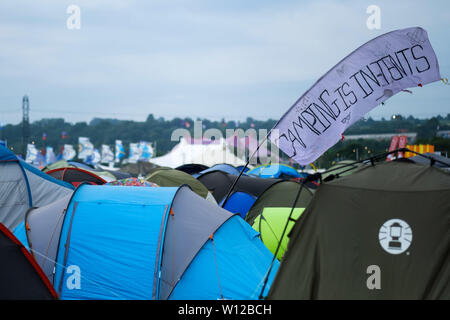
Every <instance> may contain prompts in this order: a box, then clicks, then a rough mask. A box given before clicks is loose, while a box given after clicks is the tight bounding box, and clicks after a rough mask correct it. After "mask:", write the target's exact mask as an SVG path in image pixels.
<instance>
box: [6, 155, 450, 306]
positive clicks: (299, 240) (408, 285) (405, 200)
mask: <svg viewBox="0 0 450 320" xmlns="http://www.w3.org/2000/svg"><path fill="white" fill-rule="evenodd" d="M0 148H1V147H0ZM411 159H412V160H411ZM445 161H446V160H445V159H440V160H439V159H438V160H436V159H434V158H433V157H431V156H422V155H420V156H418V158H417V159H416V161H415V160H414V159H413V158H410V159H409V160H405V159H403V160H402V161H392V162H379V161H377V159H374V158H372V159H371V161H370V160H369V161H366V162H362V161H361V162H357V163H355V162H351V163H340V164H338V165H336V166H334V167H333V168H330V169H329V170H327V172H325V173H322V174H319V173H318V174H315V175H310V174H307V173H305V172H299V171H297V170H295V169H294V168H292V167H289V166H287V165H281V164H273V165H266V166H260V167H257V168H254V169H252V170H244V168H243V167H240V168H237V167H234V166H232V165H228V164H222V165H215V166H212V167H206V166H204V165H196V164H190V165H183V166H181V167H178V168H176V169H172V168H168V167H158V166H151V167H148V166H147V167H144V166H141V167H139V164H135V167H134V168H121V169H120V170H114V171H113V170H111V171H105V170H104V169H95V168H92V167H82V166H83V164H81V165H78V164H76V163H72V164H65V163H59V164H55V165H54V166H53V167H48V168H44V169H43V171H39V170H38V169H36V168H34V167H32V166H30V165H28V164H26V163H24V162H23V161H21V160H20V159H18V158H17V157H15V155H14V154H12V153H11V152H10V151H9V150H8V149H6V148H2V149H0V177H1V180H2V181H0V188H1V190H0V196H1V199H0V203H1V206H0V222H1V223H2V224H3V225H4V226H5V227H4V230H8V232H9V234H8V237H9V238H8V239H11V238H14V237H16V238H17V239H16V240H11V241H12V242H13V243H14V244H15V246H17V247H20V244H22V245H23V248H25V250H23V249H22V252H23V253H24V254H29V255H30V256H31V257H32V259H31V260H32V261H34V262H35V263H34V264H32V267H33V268H34V269H35V270H36V271H34V272H35V274H36V275H37V278H38V282H39V279H41V280H40V281H41V282H42V283H43V286H42V288H44V289H42V290H43V291H45V293H46V294H42V295H40V296H34V297H35V298H43V297H50V298H51V297H58V298H60V299H258V298H264V297H266V298H268V299H330V298H331V299H366V298H367V299H374V298H375V299H392V298H394V299H395V298H411V299H423V298H430V299H439V298H446V299H448V298H450V289H449V285H448V284H449V280H450V264H449V255H448V252H449V249H450V235H449V233H448V230H449V226H450V201H449V199H450V197H449V196H450V180H449V171H447V170H446V169H445V167H446V166H447V168H448V165H446V164H445V163H446V162H445ZM136 166H137V167H136ZM130 169H131V170H130ZM132 170H134V171H133V173H131V172H130V171H132ZM244 171H245V172H244ZM241 173H242V176H240V177H239V179H238V180H236V179H237V177H238V176H239V175H240V174H241ZM136 186H139V188H136ZM230 190H231V192H230ZM387 230H390V231H387ZM393 230H395V232H397V234H396V233H395V232H394V231H393ZM399 230H400V231H399ZM398 232H400V235H398ZM12 233H14V235H12ZM383 238H384V239H383ZM408 241H409V242H408ZM406 247H407V248H406ZM405 248H406V249H405ZM403 249H404V250H403ZM0 254H2V253H1V252H0ZM22 260H23V261H25V262H23V263H26V261H30V259H22ZM425 261H426V263H425ZM374 265H375V266H378V267H379V269H380V270H381V275H380V277H381V280H380V281H381V289H370V287H371V286H369V285H368V281H369V280H368V279H370V274H368V273H367V270H369V269H370V268H371V266H374ZM42 275H45V277H43V276H42ZM77 279H78V280H77ZM5 281H6V280H5ZM77 281H78V282H81V283H82V285H80V286H79V288H78V287H77ZM49 284H50V285H49ZM11 286H12V287H14V288H16V289H17V286H20V284H19V283H17V282H14V281H12V282H11V281H10V285H9V287H8V286H5V287H2V288H4V289H2V290H3V291H2V295H3V297H8V292H9V291H8V290H10V289H9V288H10V287H11ZM375 287H376V288H378V286H377V285H375ZM49 288H50V289H49ZM23 289H24V291H26V292H25V293H24V297H30V295H29V291H28V289H26V288H25V286H24V288H23ZM11 290H12V289H11ZM47 291H48V292H47ZM10 297H11V298H15V297H17V295H15V296H12V295H11V296H10ZM31 297H32V295H31Z"/></svg>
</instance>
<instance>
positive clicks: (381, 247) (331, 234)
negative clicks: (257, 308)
mask: <svg viewBox="0 0 450 320" xmlns="http://www.w3.org/2000/svg"><path fill="white" fill-rule="evenodd" d="M449 230H450V174H449V173H448V172H445V171H443V170H441V169H438V168H436V167H434V166H430V165H420V164H414V163H410V162H406V161H392V162H384V163H376V164H375V165H368V166H363V167H362V168H360V169H359V170H357V171H355V172H354V173H353V174H351V175H348V176H345V177H341V178H338V179H334V180H333V181H331V182H328V183H327V182H324V183H322V184H321V186H320V187H319V188H318V190H317V191H316V192H315V195H314V198H313V200H312V201H311V203H310V205H309V206H308V208H307V209H306V211H305V212H304V213H303V214H302V216H301V217H300V219H299V220H298V221H297V223H296V224H295V226H294V228H293V229H292V231H291V233H290V241H289V245H288V248H287V251H286V252H285V255H284V258H283V260H282V263H281V266H280V269H279V270H278V273H277V275H276V278H275V280H274V282H273V285H272V286H271V289H270V292H269V295H268V298H269V299H450V232H449Z"/></svg>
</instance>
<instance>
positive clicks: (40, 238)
mask: <svg viewBox="0 0 450 320" xmlns="http://www.w3.org/2000/svg"><path fill="white" fill-rule="evenodd" d="M71 197H72V195H68V196H65V197H64V198H61V199H60V200H57V201H55V202H53V203H51V204H49V205H46V206H43V207H40V208H31V209H30V210H28V212H27V214H26V216H25V222H24V226H26V227H25V228H24V229H25V231H26V241H24V239H20V240H22V242H23V243H24V244H28V247H29V250H30V252H31V254H32V255H33V257H34V258H35V260H36V262H37V263H38V264H39V265H40V266H41V268H42V271H44V273H45V275H46V276H47V278H48V279H49V280H50V281H51V282H53V269H54V267H55V260H56V251H57V249H58V241H59V235H60V233H61V226H62V222H63V219H64V214H65V212H66V208H67V205H68V204H69V201H70V199H71Z"/></svg>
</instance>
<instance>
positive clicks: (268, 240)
mask: <svg viewBox="0 0 450 320" xmlns="http://www.w3.org/2000/svg"><path fill="white" fill-rule="evenodd" d="M304 210H305V209H304V208H294V210H292V208H286V207H282V208H274V207H268V208H264V210H263V212H262V213H261V214H260V215H258V216H257V217H256V219H255V221H254V222H253V225H252V227H253V229H255V230H256V231H258V232H259V234H260V235H259V237H260V239H261V241H262V242H263V243H264V244H265V245H266V247H267V248H268V249H269V250H270V252H272V253H273V254H275V252H276V251H277V247H278V245H279V243H280V241H281V244H280V245H279V249H278V252H277V259H278V260H281V259H282V258H283V255H284V252H285V251H286V248H287V244H288V242H289V238H288V236H287V235H288V234H289V232H290V230H291V229H292V227H293V226H294V224H295V221H297V220H298V219H299V218H300V216H301V214H302V213H303V211H304ZM291 211H292V215H291ZM289 215H290V219H289ZM286 223H287V227H286ZM285 227H286V231H285V233H284V235H283V231H284V229H285ZM282 235H283V238H282V237H281V236H282Z"/></svg>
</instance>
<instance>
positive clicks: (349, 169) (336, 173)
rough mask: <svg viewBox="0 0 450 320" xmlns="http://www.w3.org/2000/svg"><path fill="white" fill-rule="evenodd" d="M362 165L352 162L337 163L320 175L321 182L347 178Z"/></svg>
mask: <svg viewBox="0 0 450 320" xmlns="http://www.w3.org/2000/svg"><path fill="white" fill-rule="evenodd" d="M363 165H364V164H363V163H361V162H357V161H353V160H342V161H339V162H338V163H336V164H334V165H333V166H331V167H330V168H328V169H327V171H326V172H324V173H323V174H322V180H323V181H328V180H332V179H334V178H335V177H337V178H338V177H345V176H348V175H349V174H352V173H353V172H355V170H357V169H358V168H360V167H361V166H363Z"/></svg>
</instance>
